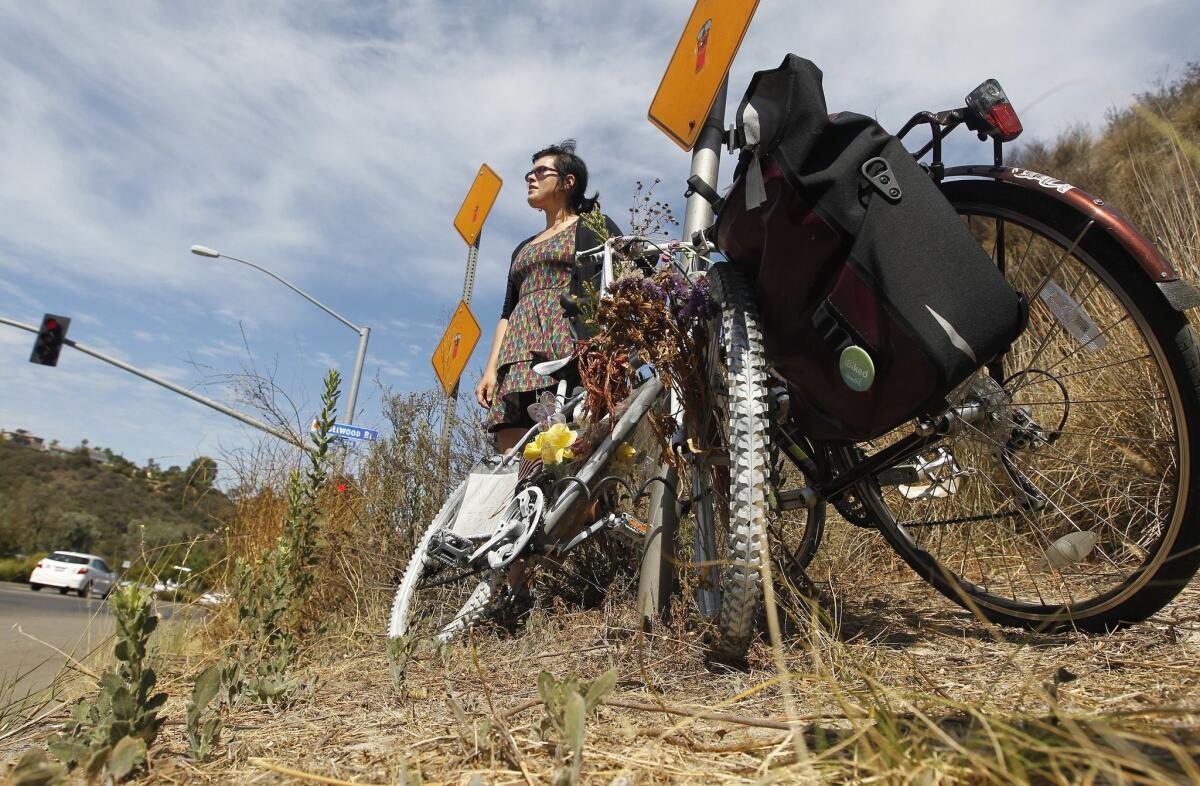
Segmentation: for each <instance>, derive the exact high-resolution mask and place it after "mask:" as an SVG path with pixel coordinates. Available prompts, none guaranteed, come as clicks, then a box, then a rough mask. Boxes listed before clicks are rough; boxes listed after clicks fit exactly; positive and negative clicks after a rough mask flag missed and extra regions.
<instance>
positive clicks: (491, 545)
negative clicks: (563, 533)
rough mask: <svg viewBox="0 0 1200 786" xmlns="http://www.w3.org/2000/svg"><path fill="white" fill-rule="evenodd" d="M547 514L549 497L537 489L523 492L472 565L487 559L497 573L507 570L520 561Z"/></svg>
mask: <svg viewBox="0 0 1200 786" xmlns="http://www.w3.org/2000/svg"><path fill="white" fill-rule="evenodd" d="M545 512H546V497H545V495H544V494H543V493H542V490H541V489H540V488H538V487H537V486H529V487H528V488H526V489H524V490H523V491H521V492H520V493H519V494H517V495H516V496H515V497H513V499H512V501H511V502H509V503H508V507H507V508H506V509H505V511H504V513H503V514H502V515H501V516H500V518H499V523H497V525H496V531H495V533H494V534H493V535H492V536H491V537H490V538H488V539H487V540H486V541H484V543H483V545H481V546H480V547H479V548H477V549H476V550H475V553H473V554H472V555H471V556H470V557H469V558H468V560H467V561H468V562H470V563H475V564H477V563H478V561H479V560H480V559H481V558H484V557H486V560H487V566H488V567H489V568H491V569H493V570H496V569H498V568H503V567H507V566H508V565H509V564H510V563H511V562H512V561H513V560H515V559H516V558H517V557H519V556H520V555H521V554H522V553H523V552H524V551H525V547H526V546H528V545H529V540H530V539H531V538H532V537H533V535H534V533H535V532H536V531H537V529H538V527H540V526H541V524H542V519H543V517H544V514H545Z"/></svg>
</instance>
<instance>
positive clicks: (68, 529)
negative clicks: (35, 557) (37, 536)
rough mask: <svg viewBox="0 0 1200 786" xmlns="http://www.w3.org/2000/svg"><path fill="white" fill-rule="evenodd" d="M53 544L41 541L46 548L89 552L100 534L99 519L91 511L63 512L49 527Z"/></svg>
mask: <svg viewBox="0 0 1200 786" xmlns="http://www.w3.org/2000/svg"><path fill="white" fill-rule="evenodd" d="M50 532H51V533H53V538H54V540H55V543H54V544H51V543H45V542H44V543H43V545H44V546H45V547H46V548H47V549H52V548H59V549H64V550H66V551H83V552H90V551H91V550H92V546H93V544H94V543H95V541H96V540H97V539H98V538H99V537H100V536H101V534H102V531H101V526H100V519H99V518H98V517H96V516H94V515H92V514H91V513H86V512H84V511H80V510H72V511H70V512H69V513H64V514H63V515H62V517H61V518H59V520H58V521H57V522H56V524H55V526H54V527H53V528H51V530H50Z"/></svg>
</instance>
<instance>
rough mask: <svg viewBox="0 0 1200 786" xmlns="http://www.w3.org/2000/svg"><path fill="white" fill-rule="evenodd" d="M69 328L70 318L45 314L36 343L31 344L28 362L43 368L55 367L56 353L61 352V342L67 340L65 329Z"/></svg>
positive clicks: (56, 362) (56, 363)
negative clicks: (31, 350) (31, 351)
mask: <svg viewBox="0 0 1200 786" xmlns="http://www.w3.org/2000/svg"><path fill="white" fill-rule="evenodd" d="M70 326H71V318H70V317H60V316H57V315H55V314H46V315H45V316H44V317H42V326H41V328H40V329H39V330H38V335H37V341H35V342H33V354H32V355H30V356H29V362H30V363H40V364H41V365H43V366H57V365H58V353H59V352H62V345H63V342H64V341H65V340H66V338H67V328H69V327H70Z"/></svg>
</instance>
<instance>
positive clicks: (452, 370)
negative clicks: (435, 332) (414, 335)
mask: <svg viewBox="0 0 1200 786" xmlns="http://www.w3.org/2000/svg"><path fill="white" fill-rule="evenodd" d="M478 343H479V323H478V322H476V321H475V315H474V314H472V313H471V309H470V307H468V306H467V304H466V303H465V302H463V301H461V300H460V301H459V302H458V308H457V309H455V311H454V316H453V317H452V318H451V319H450V327H448V328H446V333H445V335H443V336H442V340H441V342H440V343H439V344H438V346H437V349H435V350H434V351H433V373H435V374H437V378H438V381H439V382H441V383H442V388H443V389H444V390H445V391H446V395H447V396H449V395H450V394H451V393H453V392H454V387H455V385H457V384H458V378H459V377H461V376H462V373H463V369H464V368H466V367H467V361H468V360H470V359H471V353H472V352H474V351H475V345H476V344H478Z"/></svg>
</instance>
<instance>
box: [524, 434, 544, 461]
mask: <svg viewBox="0 0 1200 786" xmlns="http://www.w3.org/2000/svg"><path fill="white" fill-rule="evenodd" d="M541 441H542V435H541V434H538V435H537V436H536V437H534V438H533V440H531V441H529V442H526V443H525V450H524V451H523V452H522V454H521V455H523V456H524V457H525V458H527V459H529V460H530V461H533V460H534V459H536V458H540V457H541V455H542V446H541V445H540V444H539V443H540V442H541Z"/></svg>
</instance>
